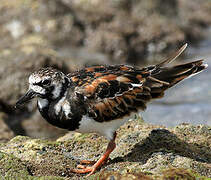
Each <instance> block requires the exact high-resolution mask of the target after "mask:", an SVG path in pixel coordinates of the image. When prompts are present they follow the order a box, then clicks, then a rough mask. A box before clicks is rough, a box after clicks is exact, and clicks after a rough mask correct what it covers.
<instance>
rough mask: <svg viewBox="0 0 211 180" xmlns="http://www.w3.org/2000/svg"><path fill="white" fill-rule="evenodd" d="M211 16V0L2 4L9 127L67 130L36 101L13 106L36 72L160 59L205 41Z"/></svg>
mask: <svg viewBox="0 0 211 180" xmlns="http://www.w3.org/2000/svg"><path fill="white" fill-rule="evenodd" d="M193 12H194V13H193ZM210 17H211V1H210V0H204V1H200V0H195V1H186V0H172V1H167V0H165V1H161V0H159V1H153V0H148V1H144V0H141V1H135V0H134V1H131V0H115V1H113V0H108V1H100V0H72V1H68V0H36V1H34V0H15V1H8V0H1V3H0V84H1V85H0V112H3V113H5V114H6V116H7V117H6V118H5V120H4V123H5V125H8V129H11V130H12V132H13V134H15V135H16V134H19V135H30V136H32V137H41V136H45V137H49V138H54V139H55V138H56V137H58V136H59V135H61V134H64V132H65V131H61V130H59V129H56V128H53V127H52V126H50V125H48V124H47V123H45V122H44V121H43V119H42V118H41V116H40V115H39V113H37V111H36V105H35V104H36V102H35V101H33V102H32V103H29V104H27V105H26V106H24V107H23V108H22V109H21V110H15V109H14V103H15V102H16V101H17V99H18V98H19V97H20V96H21V95H22V94H23V93H24V92H25V91H26V90H27V83H26V82H27V78H28V75H29V74H30V73H31V72H32V71H34V70H37V69H39V68H41V67H46V66H53V67H56V68H58V69H62V71H63V72H70V71H72V70H73V69H74V70H75V69H77V68H79V67H81V66H83V65H90V64H103V63H104V64H109V63H131V64H139V63H143V59H148V60H152V59H154V60H155V59H157V55H158V53H161V52H166V51H167V50H168V49H170V48H172V47H174V49H175V48H176V47H178V45H179V44H181V43H182V44H183V43H184V41H188V42H193V41H194V40H198V39H200V38H202V37H203V34H204V29H205V28H206V27H207V26H208V25H210V24H211V18H210ZM162 57H163V56H162ZM52 132H53V133H52ZM10 137H13V136H10V135H8V138H6V139H9V138H10ZM1 138H2V139H5V137H4V136H2V137H1V135H0V139H1Z"/></svg>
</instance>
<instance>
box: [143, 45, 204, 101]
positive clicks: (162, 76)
mask: <svg viewBox="0 0 211 180" xmlns="http://www.w3.org/2000/svg"><path fill="white" fill-rule="evenodd" d="M186 47H187V44H185V45H183V46H182V47H181V48H180V49H179V50H178V51H177V52H176V53H174V54H173V55H172V56H171V57H170V58H168V59H167V60H165V61H163V62H161V63H159V64H158V65H156V66H155V68H154V70H152V71H151V76H149V77H148V78H147V80H146V82H145V83H144V86H146V87H149V88H150V89H151V96H152V98H160V97H163V95H164V91H165V90H166V89H168V88H170V87H172V86H174V85H175V84H177V83H179V82H180V81H182V80H183V79H186V78H188V77H191V76H193V75H196V74H198V73H199V72H201V71H203V70H204V69H205V68H207V66H208V65H207V64H203V60H198V61H194V62H189V63H185V64H180V65H176V66H172V67H164V65H166V64H167V63H169V62H171V61H172V60H174V59H176V58H177V57H178V56H179V55H180V54H181V53H182V52H183V51H184V50H185V48H186Z"/></svg>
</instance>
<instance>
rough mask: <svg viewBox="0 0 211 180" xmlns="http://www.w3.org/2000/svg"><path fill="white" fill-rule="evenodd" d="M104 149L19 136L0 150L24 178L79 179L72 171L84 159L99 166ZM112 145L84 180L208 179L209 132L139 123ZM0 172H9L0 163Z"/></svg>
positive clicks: (85, 140)
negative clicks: (107, 158) (108, 155)
mask: <svg viewBox="0 0 211 180" xmlns="http://www.w3.org/2000/svg"><path fill="white" fill-rule="evenodd" d="M67 137H68V140H67ZM107 143H108V142H107V140H105V139H104V138H103V137H98V136H97V135H95V134H79V133H75V134H72V133H70V134H69V135H66V136H65V137H64V138H60V139H59V140H58V141H48V140H40V139H31V138H29V137H23V136H17V137H15V138H13V139H12V140H10V141H9V142H7V143H4V144H1V145H0V151H1V153H3V154H4V157H5V158H10V157H13V158H14V160H11V163H12V164H13V163H16V161H19V162H20V164H23V166H20V167H19V168H20V169H21V170H23V171H24V172H25V171H26V167H27V172H26V173H28V174H27V176H28V175H31V176H33V177H37V176H39V177H40V178H41V177H42V176H45V177H46V178H48V176H51V177H52V176H54V177H57V178H64V179H79V178H81V179H83V178H84V176H83V175H76V174H73V173H71V172H70V168H74V167H76V165H77V163H78V162H79V161H80V160H82V159H88V160H97V159H98V158H99V157H100V155H101V154H102V153H103V152H104V151H105V149H106V146H107ZM116 143H117V148H116V149H115V150H114V152H112V154H111V160H110V161H109V163H108V164H106V165H104V166H103V167H102V168H101V169H100V170H99V171H97V172H96V173H95V174H93V175H92V176H90V178H88V179H119V178H121V179H140V178H144V179H175V178H176V177H177V179H193V180H194V179H195V178H198V179H203V178H205V177H207V178H208V177H211V169H210V165H211V151H210V150H211V127H208V126H203V125H200V126H192V125H189V124H182V125H179V126H177V127H175V128H171V129H167V128H165V127H162V126H155V125H150V124H145V123H143V122H142V121H141V120H139V119H138V120H133V121H130V122H128V123H127V124H125V125H124V126H122V128H120V130H118V135H117V140H116ZM0 162H1V161H0ZM0 166H1V168H0V169H1V171H2V173H3V174H5V173H6V172H7V171H8V169H7V168H5V166H3V167H2V164H1V163H0ZM14 167H15V166H14ZM49 167H50V168H49ZM15 172H16V173H17V171H15V170H14V169H13V168H11V169H10V173H11V174H12V173H15ZM16 176H17V177H19V176H20V174H18V173H17V174H16Z"/></svg>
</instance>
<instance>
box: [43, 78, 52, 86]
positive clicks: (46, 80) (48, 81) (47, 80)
mask: <svg viewBox="0 0 211 180" xmlns="http://www.w3.org/2000/svg"><path fill="white" fill-rule="evenodd" d="M50 83H51V80H50V79H45V80H43V81H42V84H43V85H45V86H47V85H50Z"/></svg>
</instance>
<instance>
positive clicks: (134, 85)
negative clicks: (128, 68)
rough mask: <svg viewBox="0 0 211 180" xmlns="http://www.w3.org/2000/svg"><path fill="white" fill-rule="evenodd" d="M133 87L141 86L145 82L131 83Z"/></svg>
mask: <svg viewBox="0 0 211 180" xmlns="http://www.w3.org/2000/svg"><path fill="white" fill-rule="evenodd" d="M131 85H132V86H133V87H141V86H142V85H143V84H142V83H140V84H133V83H132V84H131Z"/></svg>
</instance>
